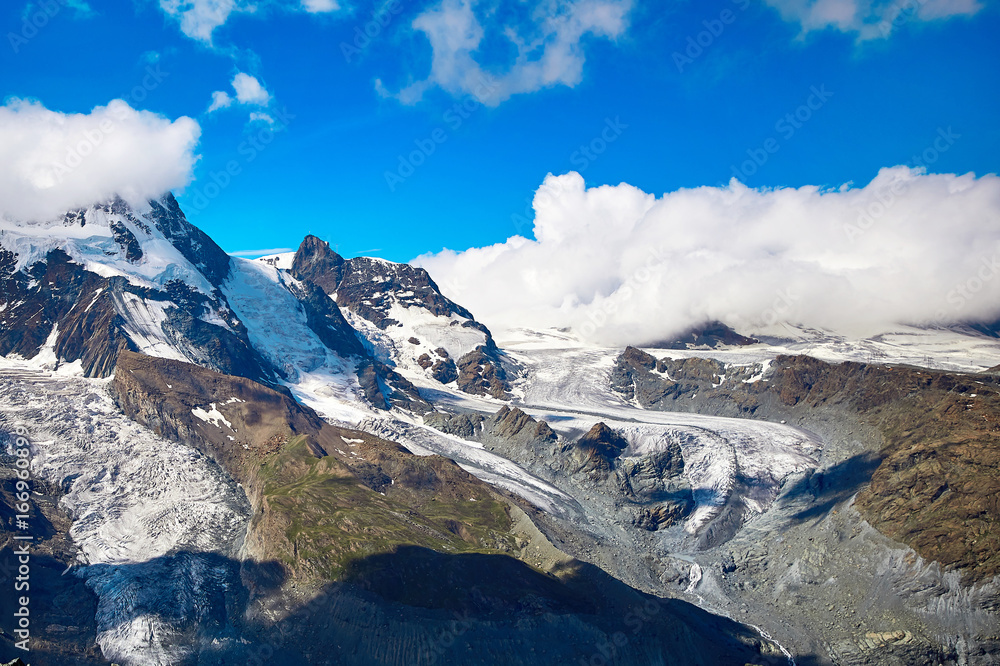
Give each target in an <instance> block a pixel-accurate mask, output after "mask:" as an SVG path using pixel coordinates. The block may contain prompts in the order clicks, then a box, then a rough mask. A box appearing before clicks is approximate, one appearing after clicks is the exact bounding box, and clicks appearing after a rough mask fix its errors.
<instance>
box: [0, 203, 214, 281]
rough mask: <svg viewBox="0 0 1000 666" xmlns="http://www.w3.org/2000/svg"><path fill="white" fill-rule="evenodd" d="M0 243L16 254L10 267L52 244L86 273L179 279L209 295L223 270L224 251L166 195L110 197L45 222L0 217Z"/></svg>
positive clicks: (21, 265)
mask: <svg viewBox="0 0 1000 666" xmlns="http://www.w3.org/2000/svg"><path fill="white" fill-rule="evenodd" d="M0 244H2V245H3V247H4V248H5V249H7V250H8V251H10V252H12V253H13V254H15V255H16V258H15V259H14V263H13V265H12V266H10V269H11V270H12V271H20V270H23V269H25V268H26V267H29V266H31V265H33V264H35V263H37V262H40V261H45V260H46V258H47V256H48V254H49V253H50V252H51V251H53V250H56V249H58V250H62V251H63V252H65V253H66V254H67V255H69V257H70V259H71V260H72V261H73V262H75V263H77V264H80V265H81V266H83V267H84V268H85V269H86V270H88V271H90V272H93V273H96V274H98V275H101V276H102V277H108V278H110V277H115V276H121V277H124V278H126V279H127V280H128V282H129V283H130V284H132V285H134V286H137V287H143V288H148V289H165V288H166V287H167V285H168V284H169V283H171V282H175V281H180V282H183V283H185V284H186V285H188V286H189V287H191V288H193V289H195V290H196V291H199V292H201V293H203V294H205V295H210V294H211V293H212V292H213V291H214V287H215V286H217V284H219V283H220V282H221V280H223V279H225V276H226V274H228V271H229V260H228V257H227V256H226V255H225V253H224V252H222V250H221V249H220V248H218V246H217V245H215V243H214V242H212V241H211V239H209V238H208V236H207V235H205V234H204V233H203V232H201V231H200V230H199V229H197V227H195V226H194V225H192V224H191V223H190V222H188V221H187V220H186V219H185V218H184V214H183V213H182V212H181V211H180V207H179V206H178V205H177V201H176V200H175V199H174V197H173V195H171V194H167V195H165V196H163V197H162V198H160V199H159V200H155V201H150V202H148V203H147V204H146V205H145V206H141V207H133V206H131V205H130V204H128V203H127V202H125V201H124V200H123V199H121V198H120V197H115V198H113V199H112V200H110V201H106V202H102V203H96V204H93V205H91V206H88V207H87V208H83V209H78V210H73V211H69V212H67V213H66V214H65V215H63V216H62V217H61V218H59V219H56V220H49V221H47V222H25V221H19V220H11V219H8V218H4V219H0ZM220 255H221V256H220Z"/></svg>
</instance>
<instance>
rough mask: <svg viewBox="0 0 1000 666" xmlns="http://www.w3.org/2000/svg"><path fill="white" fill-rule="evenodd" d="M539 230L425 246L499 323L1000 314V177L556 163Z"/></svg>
mask: <svg viewBox="0 0 1000 666" xmlns="http://www.w3.org/2000/svg"><path fill="white" fill-rule="evenodd" d="M533 206H534V210H535V227H534V238H533V239H529V238H523V237H521V236H513V237H511V238H509V239H508V240H507V241H506V242H504V243H500V244H497V245H493V246H490V247H483V248H472V249H469V250H466V251H464V252H453V251H450V250H445V251H443V252H440V253H438V254H433V255H424V256H421V257H418V258H417V260H416V261H417V263H418V264H420V265H422V266H424V267H425V268H427V269H428V270H429V271H430V272H431V274H432V275H433V276H434V278H435V280H436V281H438V283H439V284H440V285H441V286H442V288H443V289H444V291H445V293H446V294H447V295H448V296H449V297H451V298H454V299H456V300H457V301H458V302H461V303H462V304H463V305H465V306H467V307H469V308H470V309H471V310H472V311H473V312H474V313H475V314H476V316H477V317H478V318H480V319H481V320H482V321H484V322H485V323H486V324H487V325H489V326H491V327H496V328H497V329H499V330H503V329H505V328H515V327H520V326H526V327H535V328H546V327H571V328H572V329H573V330H574V331H576V332H577V333H579V334H581V335H582V336H584V337H585V338H587V339H589V340H590V341H593V342H598V343H605V344H615V345H623V344H644V343H651V342H655V341H657V340H663V339H668V338H670V337H671V336H674V335H677V334H678V333H681V332H683V331H684V330H686V329H688V328H689V327H691V326H694V325H698V324H702V323H704V322H706V321H709V320H721V321H724V322H726V323H728V324H730V325H732V326H734V327H736V328H737V329H738V330H740V331H741V332H745V333H753V332H759V331H761V330H764V329H767V328H768V327H769V326H772V325H773V324H775V323H779V322H784V321H789V322H792V323H796V324H802V325H806V326H811V327H816V328H829V329H834V330H840V331H843V332H853V333H866V332H867V333H871V332H875V331H879V330H884V329H885V328H887V327H892V326H893V325H896V324H900V323H904V324H905V323H916V324H921V323H930V322H933V323H941V324H951V323H960V322H968V321H984V320H996V319H997V318H1000V178H998V177H997V176H995V175H987V176H982V177H979V178H977V177H976V176H974V175H973V174H966V175H954V174H924V173H923V172H922V171H920V170H914V169H909V168H907V167H893V168H887V169H883V170H882V171H880V172H879V174H878V175H877V176H876V177H875V178H874V179H873V180H872V182H871V183H869V184H868V185H866V186H865V187H860V188H858V187H851V186H847V185H845V186H843V187H841V188H839V189H835V190H825V189H821V188H818V187H800V188H777V189H751V188H748V187H746V186H745V185H742V184H741V183H739V182H738V181H736V180H733V181H732V182H731V183H730V184H729V185H728V186H726V187H699V188H695V189H681V190H677V191H675V192H670V193H667V194H664V195H663V196H662V197H655V196H654V195H651V194H647V193H645V192H643V191H641V190H639V189H637V188H635V187H632V186H631V185H627V184H624V183H623V184H621V185H617V186H601V187H594V188H586V187H585V185H584V181H583V178H582V177H581V176H580V175H579V174H577V173H568V174H566V175H563V176H552V175H549V176H548V177H547V178H546V179H545V181H544V183H543V184H542V186H541V187H540V188H539V189H538V191H537V192H536V194H535V198H534V202H533Z"/></svg>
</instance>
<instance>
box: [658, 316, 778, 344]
mask: <svg viewBox="0 0 1000 666" xmlns="http://www.w3.org/2000/svg"><path fill="white" fill-rule="evenodd" d="M757 342H758V340H755V339H754V338H748V337H747V336H745V335H740V334H739V333H737V332H736V331H734V330H733V329H732V328H730V327H729V326H726V325H725V324H723V323H722V322H721V321H710V322H707V323H705V324H702V325H700V326H694V327H692V328H690V329H688V330H687V331H685V332H684V333H682V334H680V335H678V336H677V337H676V338H674V339H672V340H661V341H659V342H653V343H651V344H648V345H645V346H646V347H650V348H655V349H695V348H704V347H709V348H712V349H715V348H716V347H720V346H723V345H734V346H746V345H753V344H757Z"/></svg>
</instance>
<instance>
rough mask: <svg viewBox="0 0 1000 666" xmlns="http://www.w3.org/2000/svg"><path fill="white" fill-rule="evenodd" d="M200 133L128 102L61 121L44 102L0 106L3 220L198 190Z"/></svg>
mask: <svg viewBox="0 0 1000 666" xmlns="http://www.w3.org/2000/svg"><path fill="white" fill-rule="evenodd" d="M200 135H201V128H200V127H199V125H198V123H197V122H196V121H194V120H192V119H191V118H187V117H181V118H178V119H176V120H170V119H168V118H165V117H163V116H161V115H158V114H155V113H150V112H148V111H137V110H135V109H133V108H132V107H130V106H129V105H128V103H126V102H124V101H122V100H120V99H119V100H112V101H111V102H109V103H108V105H107V106H98V107H95V108H94V109H93V110H92V111H91V112H90V113H59V112H57V111H51V110H49V109H46V108H45V107H44V106H42V105H41V104H40V103H38V102H32V101H26V100H20V99H12V100H9V101H8V102H7V103H6V104H5V105H4V106H0V214H2V215H5V216H8V217H12V218H14V219H20V220H47V219H54V218H56V217H58V216H59V215H61V214H62V213H65V212H66V211H68V210H71V209H74V208H80V207H84V206H88V205H90V204H93V203H96V202H98V201H103V200H107V199H108V198H110V197H112V196H113V195H115V194H118V195H121V196H122V197H124V198H125V199H127V200H129V201H132V202H143V201H145V200H147V199H150V198H153V197H158V196H161V195H162V194H164V193H166V192H168V191H170V190H172V189H176V188H182V187H184V186H185V185H187V184H188V183H189V182H191V179H192V171H193V168H194V164H195V162H196V160H197V156H196V155H195V152H194V151H195V148H196V146H197V144H198V139H199V137H200Z"/></svg>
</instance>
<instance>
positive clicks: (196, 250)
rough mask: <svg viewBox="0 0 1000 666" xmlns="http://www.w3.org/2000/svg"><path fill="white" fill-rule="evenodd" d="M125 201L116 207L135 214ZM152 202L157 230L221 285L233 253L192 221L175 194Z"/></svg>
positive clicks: (153, 217) (114, 204) (204, 273)
mask: <svg viewBox="0 0 1000 666" xmlns="http://www.w3.org/2000/svg"><path fill="white" fill-rule="evenodd" d="M122 205H124V206H125V207H126V208H127V204H125V203H124V202H123V201H121V200H118V201H116V202H114V203H112V204H111V206H112V211H113V212H121V213H122V214H126V215H128V214H131V213H130V211H128V210H123V209H121V208H120V207H121V206H122ZM149 205H150V206H151V208H152V210H151V213H150V218H151V219H152V221H153V224H154V225H155V226H156V228H157V230H159V232H160V233H162V234H163V235H164V236H166V238H167V240H168V241H170V244H171V245H173V246H174V247H175V248H177V250H178V251H180V253H181V254H182V255H184V258H185V259H187V260H188V261H190V262H191V263H192V264H193V265H194V267H195V268H197V269H198V270H199V271H201V273H202V275H204V276H205V277H206V278H207V279H208V281H209V282H210V283H212V284H213V285H214V286H216V287H218V286H220V285H221V284H222V283H223V282H224V281H225V279H226V277H228V276H229V267H230V262H231V260H230V258H229V255H228V254H226V253H225V251H224V250H223V249H222V248H221V247H219V246H218V245H217V244H216V242H215V241H214V240H212V239H211V237H209V235H208V234H206V233H205V232H204V231H202V230H201V229H199V228H198V227H196V226H194V225H193V224H191V223H190V222H189V221H188V219H187V218H186V217H185V216H184V212H183V211H182V210H181V207H180V205H179V204H178V203H177V199H175V198H174V195H173V194H169V193H168V194H166V195H165V196H163V197H162V198H161V199H160V200H158V201H156V200H154V201H150V202H149Z"/></svg>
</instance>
